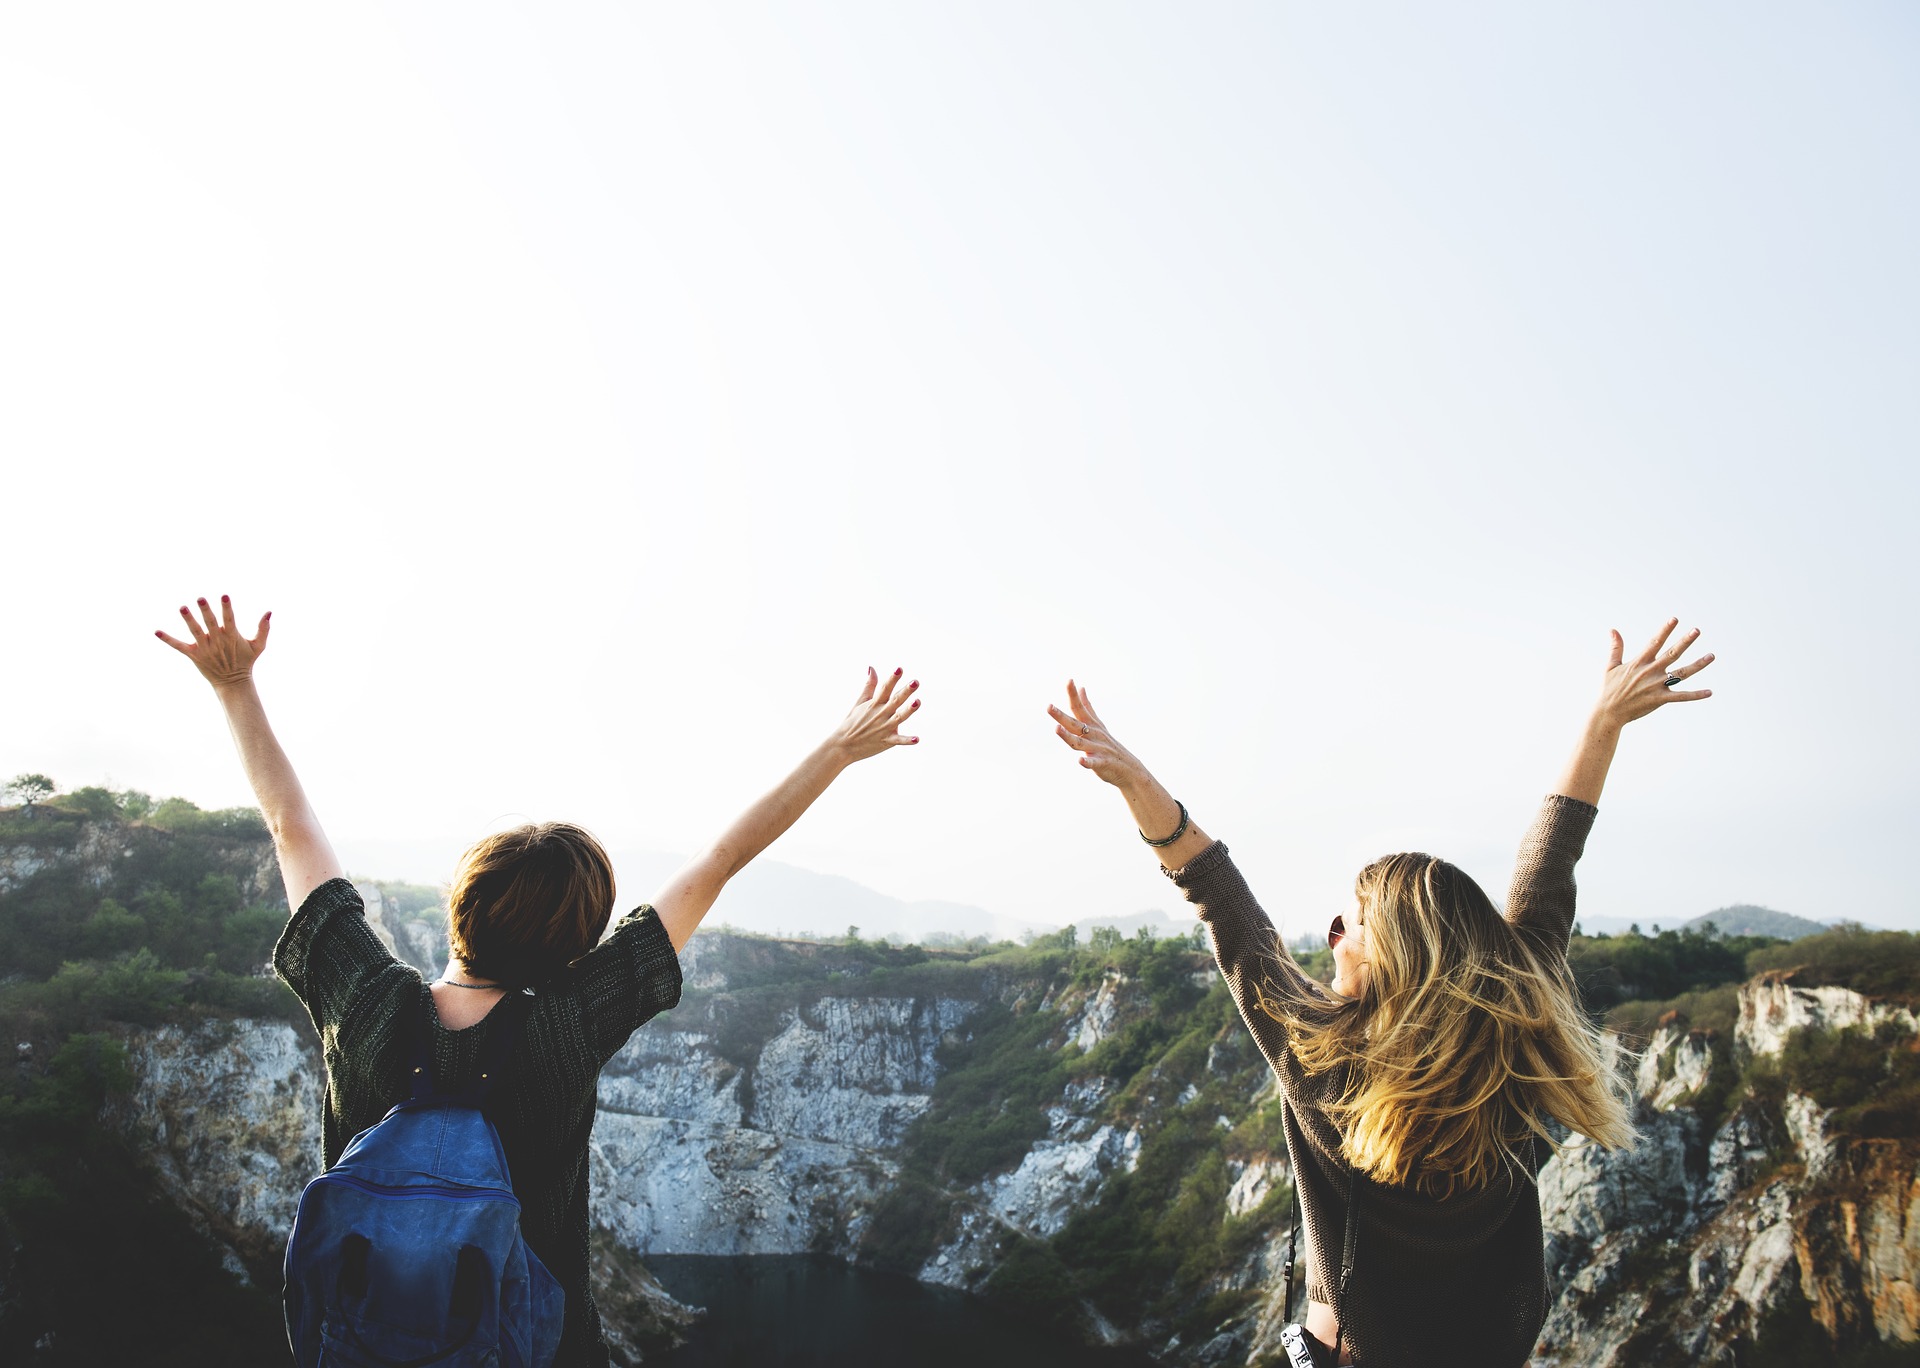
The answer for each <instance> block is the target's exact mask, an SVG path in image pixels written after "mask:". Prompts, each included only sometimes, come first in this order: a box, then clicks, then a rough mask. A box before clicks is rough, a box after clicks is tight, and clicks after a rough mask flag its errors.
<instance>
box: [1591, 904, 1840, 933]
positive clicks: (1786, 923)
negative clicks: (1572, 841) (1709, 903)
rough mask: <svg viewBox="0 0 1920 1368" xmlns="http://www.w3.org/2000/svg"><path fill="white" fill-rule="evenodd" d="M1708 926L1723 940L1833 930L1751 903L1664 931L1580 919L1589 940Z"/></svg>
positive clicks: (1622, 921) (1628, 921)
mask: <svg viewBox="0 0 1920 1368" xmlns="http://www.w3.org/2000/svg"><path fill="white" fill-rule="evenodd" d="M1708 922H1712V923H1713V925H1714V926H1715V927H1716V928H1717V929H1718V930H1719V932H1720V934H1721V935H1723V936H1777V937H1779V938H1780V939H1781V940H1799V939H1800V938H1801V937H1802V936H1812V935H1816V934H1818V933H1819V932H1821V931H1828V930H1831V929H1832V925H1831V924H1830V923H1828V922H1818V921H1814V920H1813V919H1812V918H1811V917H1796V916H1794V915H1793V913H1791V912H1776V911H1774V910H1773V909H1772V908H1771V907H1756V906H1755V905H1753V904H1752V903H1736V904H1735V905H1734V906H1732V907H1722V908H1719V909H1717V910H1715V911H1712V912H1703V913H1701V914H1700V915H1699V916H1697V917H1694V918H1692V919H1690V920H1688V921H1684V922H1681V923H1680V924H1679V925H1678V926H1665V927H1663V926H1660V925H1659V924H1658V923H1656V922H1650V921H1637V920H1635V919H1634V918H1631V917H1581V918H1579V925H1580V929H1581V930H1582V931H1584V932H1586V933H1587V934H1588V935H1589V936H1618V935H1622V934H1624V933H1626V932H1628V931H1633V930H1638V931H1640V932H1641V933H1642V934H1643V935H1652V934H1653V933H1654V931H1655V930H1656V929H1658V930H1665V931H1699V930H1703V929H1704V928H1705V927H1706V925H1707V923H1708Z"/></svg>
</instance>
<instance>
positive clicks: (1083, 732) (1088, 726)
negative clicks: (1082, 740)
mask: <svg viewBox="0 0 1920 1368" xmlns="http://www.w3.org/2000/svg"><path fill="white" fill-rule="evenodd" d="M1047 715H1048V716H1050V717H1052V718H1053V720H1054V721H1056V722H1058V723H1059V724H1060V725H1061V726H1062V727H1065V728H1066V729H1067V730H1068V731H1070V732H1072V733H1073V734H1074V735H1075V736H1088V735H1091V734H1092V731H1093V724H1092V723H1091V722H1083V721H1082V720H1081V719H1079V718H1077V717H1072V716H1069V715H1068V714H1066V713H1063V712H1061V711H1060V709H1058V708H1056V707H1054V706H1053V704H1051V703H1049V704H1048V705H1047Z"/></svg>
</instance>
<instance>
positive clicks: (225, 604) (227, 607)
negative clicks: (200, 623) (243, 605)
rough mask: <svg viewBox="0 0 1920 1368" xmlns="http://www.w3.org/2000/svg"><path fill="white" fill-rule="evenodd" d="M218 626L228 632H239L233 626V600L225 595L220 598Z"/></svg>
mask: <svg viewBox="0 0 1920 1368" xmlns="http://www.w3.org/2000/svg"><path fill="white" fill-rule="evenodd" d="M220 625H221V626H222V627H225V628H226V629H227V630H228V631H229V632H233V631H238V630H239V629H238V628H236V627H235V626H234V625H233V600H232V599H230V598H228V597H227V596H226V595H225V594H222V595H221V596H220Z"/></svg>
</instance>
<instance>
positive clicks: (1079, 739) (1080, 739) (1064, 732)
mask: <svg viewBox="0 0 1920 1368" xmlns="http://www.w3.org/2000/svg"><path fill="white" fill-rule="evenodd" d="M1053 734H1054V735H1055V736H1057V737H1059V738H1060V739H1061V740H1062V741H1064V742H1066V743H1067V744H1068V745H1069V746H1072V747H1073V748H1074V749H1075V750H1077V751H1083V750H1086V749H1087V748H1088V747H1090V746H1091V745H1093V742H1092V740H1090V739H1089V738H1088V737H1087V736H1086V735H1084V734H1083V733H1082V732H1081V730H1080V728H1079V727H1077V726H1075V727H1068V726H1060V727H1055V728H1054V729H1053Z"/></svg>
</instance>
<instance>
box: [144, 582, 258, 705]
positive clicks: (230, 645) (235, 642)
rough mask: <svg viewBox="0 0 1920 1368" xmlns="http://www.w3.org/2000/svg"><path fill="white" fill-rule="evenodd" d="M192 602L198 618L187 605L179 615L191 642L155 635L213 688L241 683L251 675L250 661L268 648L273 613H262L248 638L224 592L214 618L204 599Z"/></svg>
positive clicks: (159, 633) (164, 635)
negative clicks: (188, 663) (240, 627)
mask: <svg viewBox="0 0 1920 1368" xmlns="http://www.w3.org/2000/svg"><path fill="white" fill-rule="evenodd" d="M195 602H197V603H198V604H199V605H200V616H199V617H198V618H196V617H194V615H193V613H192V612H191V611H190V610H189V609H187V608H186V607H184V606H183V607H182V608H181V609H180V616H181V617H183V618H185V619H186V623H187V630H188V631H189V632H191V633H192V634H193V641H192V642H191V644H189V643H188V642H184V641H180V640H178V639H176V638H174V637H170V636H168V635H167V634H166V633H165V632H155V633H154V635H155V636H157V637H159V638H160V639H161V640H162V641H164V642H166V643H167V645H169V646H171V647H173V649H174V650H176V651H178V652H179V653H180V654H181V655H183V656H185V657H186V658H187V659H188V660H191V661H192V662H193V667H194V669H196V670H198V671H200V673H201V674H202V675H203V676H204V677H205V678H206V681H207V683H209V684H211V685H213V687H214V688H216V689H221V688H226V687H228V686H229V685H233V684H244V683H245V682H246V681H247V680H249V679H251V678H252V677H253V662H254V661H256V660H258V659H259V658H260V654H261V652H263V651H265V650H266V649H267V631H268V629H269V628H270V627H271V626H272V619H273V614H272V613H267V614H264V615H263V616H262V617H261V619H260V625H259V627H258V628H256V629H255V630H254V634H253V636H252V637H250V638H249V637H244V636H241V635H240V629H239V628H238V627H236V626H235V625H234V621H233V600H231V599H229V598H228V597H227V596H226V595H225V594H222V595H221V596H220V617H219V619H218V620H217V621H216V620H215V619H214V616H213V609H212V607H211V606H210V605H209V604H208V603H207V601H206V600H205V599H196V600H195ZM203 622H204V624H205V625H204V626H203V625H202V623H203Z"/></svg>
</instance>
